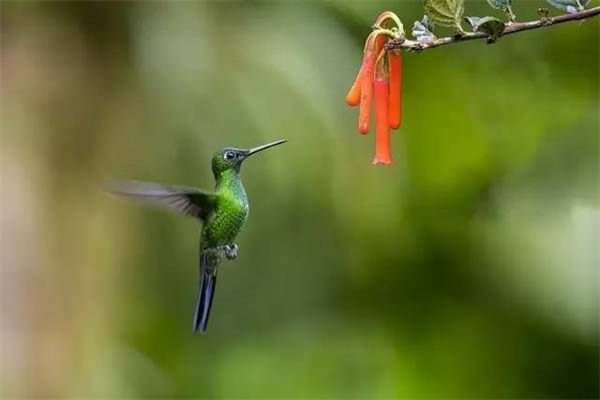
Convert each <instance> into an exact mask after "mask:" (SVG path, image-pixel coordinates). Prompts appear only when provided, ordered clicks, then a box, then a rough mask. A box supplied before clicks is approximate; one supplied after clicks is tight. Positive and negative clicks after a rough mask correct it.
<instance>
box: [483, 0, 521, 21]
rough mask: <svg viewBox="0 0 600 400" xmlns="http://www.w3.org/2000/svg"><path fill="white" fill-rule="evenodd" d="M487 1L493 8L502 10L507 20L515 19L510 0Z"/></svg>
mask: <svg viewBox="0 0 600 400" xmlns="http://www.w3.org/2000/svg"><path fill="white" fill-rule="evenodd" d="M487 2H488V4H489V5H490V6H492V7H493V8H495V9H497V10H502V11H504V12H505V13H506V15H507V17H508V20H509V21H511V22H514V21H515V19H516V17H515V14H513V11H512V8H511V0H487Z"/></svg>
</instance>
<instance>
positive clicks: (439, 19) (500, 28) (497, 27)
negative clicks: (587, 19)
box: [412, 0, 590, 43]
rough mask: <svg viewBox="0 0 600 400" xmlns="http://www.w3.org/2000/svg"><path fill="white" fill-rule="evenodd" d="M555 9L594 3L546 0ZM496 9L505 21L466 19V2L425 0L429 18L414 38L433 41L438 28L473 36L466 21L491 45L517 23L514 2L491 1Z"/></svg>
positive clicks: (416, 25) (576, 8)
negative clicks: (442, 27)
mask: <svg viewBox="0 0 600 400" xmlns="http://www.w3.org/2000/svg"><path fill="white" fill-rule="evenodd" d="M546 1H547V2H548V3H549V4H550V5H552V6H553V7H555V8H557V9H559V10H561V11H564V12H567V13H574V12H580V11H583V10H584V9H585V7H586V6H587V5H588V4H589V3H590V0H546ZM487 3H488V4H489V5H490V6H491V7H492V8H494V9H496V10H500V11H502V12H504V14H505V19H504V20H501V19H499V18H496V17H493V16H485V17H476V16H471V17H464V13H465V0H424V10H425V16H424V17H423V19H422V20H421V21H415V23H414V25H413V30H412V35H413V36H414V37H415V38H416V40H417V41H422V42H426V41H432V40H435V39H436V36H435V35H434V34H433V28H434V26H435V25H440V26H444V27H448V28H452V29H454V33H455V36H459V37H460V36H465V35H469V34H470V33H468V32H466V31H465V30H464V29H463V26H462V23H463V22H465V23H466V24H467V25H468V26H469V28H470V30H471V34H472V33H484V34H485V35H486V38H487V42H488V43H493V42H495V41H496V40H497V39H498V38H499V37H500V35H502V32H504V30H505V29H506V26H507V25H509V24H511V23H514V22H515V21H516V16H515V14H514V13H513V10H512V4H511V3H512V0H487Z"/></svg>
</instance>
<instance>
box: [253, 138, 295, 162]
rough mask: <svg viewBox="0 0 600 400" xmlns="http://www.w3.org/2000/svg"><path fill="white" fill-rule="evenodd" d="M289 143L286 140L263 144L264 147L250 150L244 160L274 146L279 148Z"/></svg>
mask: <svg viewBox="0 0 600 400" xmlns="http://www.w3.org/2000/svg"><path fill="white" fill-rule="evenodd" d="M285 142H287V140H286V139H281V140H276V141H274V142H272V143H267V144H263V145H262V146H258V147H254V148H252V149H250V150H248V152H247V153H246V156H245V157H244V158H248V157H250V156H251V155H252V154H256V153H258V152H260V151H263V150H266V149H268V148H271V147H274V146H279V145H280V144H283V143H285Z"/></svg>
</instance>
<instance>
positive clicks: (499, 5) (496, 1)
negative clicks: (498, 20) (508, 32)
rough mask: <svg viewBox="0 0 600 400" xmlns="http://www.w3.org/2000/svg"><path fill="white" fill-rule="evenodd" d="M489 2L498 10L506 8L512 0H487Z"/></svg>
mask: <svg viewBox="0 0 600 400" xmlns="http://www.w3.org/2000/svg"><path fill="white" fill-rule="evenodd" d="M487 2H488V3H489V5H490V6H492V7H494V8H495V9H497V10H506V9H507V8H508V7H510V3H511V1H510V0H487Z"/></svg>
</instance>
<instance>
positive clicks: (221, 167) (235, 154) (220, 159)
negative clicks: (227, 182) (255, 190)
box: [212, 139, 287, 178]
mask: <svg viewBox="0 0 600 400" xmlns="http://www.w3.org/2000/svg"><path fill="white" fill-rule="evenodd" d="M286 141H287V140H285V139H282V140H277V141H275V142H272V143H267V144H264V145H262V146H258V147H254V148H252V149H248V150H246V149H237V148H234V147H227V148H225V149H223V150H221V151H219V152H217V153H215V154H214V155H213V158H212V170H213V174H214V176H215V178H218V177H219V176H220V175H221V174H222V173H223V172H225V171H227V170H234V171H236V172H239V171H240V168H241V166H242V162H243V161H244V160H245V159H246V158H248V157H250V156H251V155H253V154H256V153H258V152H260V151H263V150H266V149H268V148H271V147H274V146H278V145H280V144H283V143H285V142H286Z"/></svg>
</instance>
